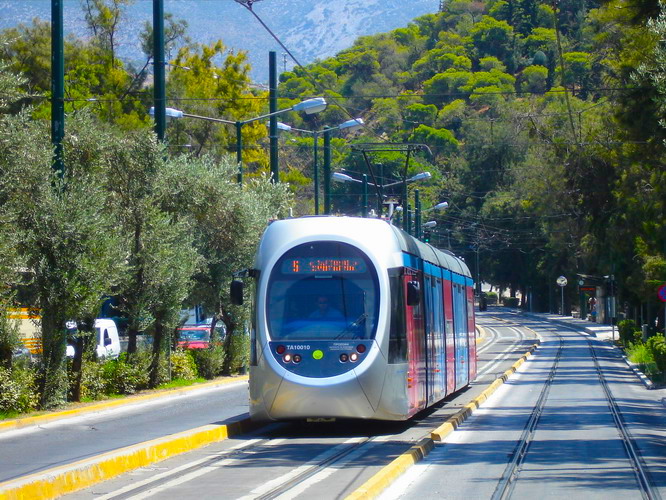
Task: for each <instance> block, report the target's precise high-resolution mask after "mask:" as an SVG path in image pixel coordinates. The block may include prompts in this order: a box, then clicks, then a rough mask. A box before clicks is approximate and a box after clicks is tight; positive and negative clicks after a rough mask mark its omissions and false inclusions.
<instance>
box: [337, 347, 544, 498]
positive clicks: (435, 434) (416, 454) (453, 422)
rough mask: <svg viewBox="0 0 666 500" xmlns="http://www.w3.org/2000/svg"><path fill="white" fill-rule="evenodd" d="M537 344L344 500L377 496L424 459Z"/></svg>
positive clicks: (514, 370) (512, 372) (495, 388)
mask: <svg viewBox="0 0 666 500" xmlns="http://www.w3.org/2000/svg"><path fill="white" fill-rule="evenodd" d="M538 346H539V344H534V345H533V346H532V347H530V349H529V350H528V351H527V352H526V353H525V354H523V355H522V356H521V357H520V359H518V361H516V362H515V363H514V364H513V365H512V366H511V368H509V369H508V370H507V371H505V372H504V374H502V375H501V376H500V377H498V378H497V379H495V380H494V381H493V383H492V384H490V385H489V386H488V387H486V389H484V391H483V392H482V393H481V394H479V395H478V396H477V397H476V398H474V399H473V400H472V401H471V402H470V403H468V404H467V405H465V407H464V408H462V409H461V410H459V411H458V412H456V413H455V414H454V415H452V416H451V417H449V418H448V419H446V421H445V422H444V423H443V424H442V425H440V426H439V427H437V428H436V429H435V430H434V431H432V432H431V433H430V436H429V437H425V438H423V439H421V440H420V441H419V442H418V443H416V444H415V445H414V446H412V447H411V448H410V449H409V450H407V451H406V452H405V453H403V454H402V455H400V456H398V457H397V458H395V459H394V460H393V461H392V462H391V463H389V464H388V465H386V466H384V467H383V468H382V469H381V470H380V471H379V472H377V473H376V474H375V475H373V476H372V477H371V478H370V479H368V480H367V481H366V482H365V483H363V484H362V485H361V486H360V487H359V488H357V489H356V490H355V491H353V492H352V493H351V494H350V495H348V496H347V497H346V498H345V500H367V499H373V498H377V497H378V496H379V495H380V494H381V492H382V491H384V490H385V489H386V488H387V487H388V486H389V485H390V484H391V483H393V481H395V480H396V479H397V478H398V477H399V476H400V475H401V474H403V473H404V472H405V471H406V470H407V469H409V468H410V467H411V466H412V465H414V464H415V463H417V462H420V461H421V460H423V459H424V458H425V457H426V456H427V455H428V454H429V453H430V452H431V451H432V449H433V448H434V447H435V441H443V440H444V439H445V438H446V437H447V436H448V435H449V434H450V433H451V432H453V431H454V430H456V428H458V427H459V426H460V425H461V424H462V423H463V422H464V421H465V420H467V419H468V418H469V417H470V415H472V413H473V412H474V410H476V409H477V408H478V407H479V406H481V404H482V403H483V402H484V401H486V400H487V399H488V398H489V397H490V395H491V394H492V393H493V392H495V391H496V390H497V388H498V387H499V386H500V385H502V384H503V383H504V382H506V381H507V380H508V379H509V377H510V376H511V375H513V374H514V373H515V372H516V370H518V368H519V367H520V365H522V364H523V363H524V362H525V361H526V360H527V358H528V357H530V356H531V355H532V353H533V352H534V350H535V349H536V348H537V347H538Z"/></svg>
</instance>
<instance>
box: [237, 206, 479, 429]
mask: <svg viewBox="0 0 666 500" xmlns="http://www.w3.org/2000/svg"><path fill="white" fill-rule="evenodd" d="M250 275H251V276H252V277H254V279H255V281H254V287H255V291H254V293H253V297H254V307H253V314H252V329H251V332H252V333H251V360H250V415H251V416H252V418H253V419H255V420H285V419H304V418H358V419H381V420H405V419H408V418H410V417H412V416H413V415H414V414H416V413H417V412H419V411H421V410H423V409H424V408H426V407H428V406H430V405H432V404H434V403H436V402H437V401H439V400H441V399H442V398H444V397H446V396H447V395H449V394H451V393H453V392H455V391H458V390H460V389H461V388H463V387H465V386H467V385H468V384H469V383H470V381H472V380H473V379H474V377H475V376H476V341H475V326H474V307H473V305H474V292H473V290H474V283H473V281H472V279H471V275H470V272H469V269H468V268H467V266H466V265H465V263H464V262H463V261H462V260H460V259H458V258H456V257H455V256H453V255H452V254H451V253H449V252H442V251H439V250H437V249H435V248H434V247H433V246H431V245H428V244H425V243H422V242H420V241H418V240H416V239H415V238H413V237H411V236H409V235H408V234H407V233H405V232H403V231H402V230H401V229H399V228H397V227H395V226H393V225H391V224H390V223H388V222H386V221H383V220H379V219H370V218H355V217H304V218H298V219H287V220H281V221H276V222H273V223H272V224H270V225H269V227H268V228H267V229H266V232H265V233H264V235H263V237H262V240H261V243H260V245H259V249H258V252H257V257H256V262H255V268H254V269H253V270H252V271H251V273H250Z"/></svg>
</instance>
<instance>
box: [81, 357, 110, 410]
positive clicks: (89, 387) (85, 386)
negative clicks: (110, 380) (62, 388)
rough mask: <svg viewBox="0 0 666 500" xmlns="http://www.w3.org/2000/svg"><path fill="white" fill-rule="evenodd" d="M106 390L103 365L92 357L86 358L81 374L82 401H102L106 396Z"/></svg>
mask: <svg viewBox="0 0 666 500" xmlns="http://www.w3.org/2000/svg"><path fill="white" fill-rule="evenodd" d="M105 389H106V383H105V380H104V369H103V363H101V362H98V361H96V360H94V359H92V358H91V357H84V359H83V365H82V374H81V393H80V397H81V400H82V401H90V400H95V399H101V398H103V397H104V395H105V392H104V391H105Z"/></svg>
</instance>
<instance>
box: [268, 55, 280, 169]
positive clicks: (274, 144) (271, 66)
mask: <svg viewBox="0 0 666 500" xmlns="http://www.w3.org/2000/svg"><path fill="white" fill-rule="evenodd" d="M268 73H269V82H268V87H269V89H268V93H269V103H270V112H271V113H276V112H277V110H278V109H277V59H276V54H275V52H274V51H271V52H269V53H268ZM268 129H269V134H268V135H269V137H270V149H271V151H270V157H271V158H270V159H271V173H272V174H273V177H272V179H273V182H280V167H279V165H278V131H277V130H278V129H277V116H275V115H273V116H271V117H270V119H269V121H268Z"/></svg>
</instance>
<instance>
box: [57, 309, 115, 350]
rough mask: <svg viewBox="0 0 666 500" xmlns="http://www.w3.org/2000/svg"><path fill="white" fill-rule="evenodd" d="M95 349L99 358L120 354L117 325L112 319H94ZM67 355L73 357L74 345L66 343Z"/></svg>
mask: <svg viewBox="0 0 666 500" xmlns="http://www.w3.org/2000/svg"><path fill="white" fill-rule="evenodd" d="M95 339H96V344H97V347H96V351H97V357H99V358H117V357H118V355H119V354H120V338H119V337H118V327H117V326H116V324H115V322H114V321H113V320H112V319H96V320H95ZM67 356H68V357H70V358H73V357H74V346H72V345H69V344H68V345H67Z"/></svg>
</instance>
